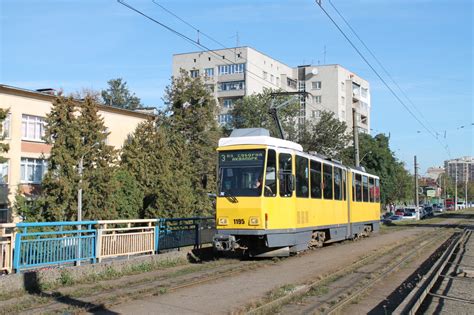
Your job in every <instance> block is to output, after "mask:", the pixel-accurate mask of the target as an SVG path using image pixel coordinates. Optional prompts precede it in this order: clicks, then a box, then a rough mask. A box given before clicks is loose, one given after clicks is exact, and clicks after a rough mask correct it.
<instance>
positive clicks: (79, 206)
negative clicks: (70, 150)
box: [76, 155, 84, 266]
mask: <svg viewBox="0 0 474 315" xmlns="http://www.w3.org/2000/svg"><path fill="white" fill-rule="evenodd" d="M83 169H84V155H82V156H81V159H80V160H79V168H78V173H79V188H78V189H77V221H78V222H81V221H82V171H83ZM77 230H78V231H81V230H82V226H81V225H80V224H79V225H78V226H77ZM81 235H82V233H80V232H79V235H78V240H77V242H78V244H77V253H76V259H77V261H76V266H80V265H81V252H82V249H81V241H82V238H81Z"/></svg>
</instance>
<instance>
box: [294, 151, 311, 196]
mask: <svg viewBox="0 0 474 315" xmlns="http://www.w3.org/2000/svg"><path fill="white" fill-rule="evenodd" d="M295 175H296V197H303V198H308V196H309V184H308V182H309V171H308V159H307V158H304V157H302V156H298V155H297V156H296V174H295Z"/></svg>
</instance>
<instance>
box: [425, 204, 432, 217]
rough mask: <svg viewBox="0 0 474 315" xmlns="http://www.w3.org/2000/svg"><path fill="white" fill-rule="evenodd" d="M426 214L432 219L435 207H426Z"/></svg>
mask: <svg viewBox="0 0 474 315" xmlns="http://www.w3.org/2000/svg"><path fill="white" fill-rule="evenodd" d="M424 211H425V214H426V216H427V217H432V216H433V207H432V206H426V207H425V209H424Z"/></svg>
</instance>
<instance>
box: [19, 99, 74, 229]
mask: <svg viewBox="0 0 474 315" xmlns="http://www.w3.org/2000/svg"><path fill="white" fill-rule="evenodd" d="M44 140H45V141H46V143H47V144H50V145H52V147H51V153H50V157H49V160H48V172H47V173H46V174H45V176H44V178H43V182H42V188H43V191H42V193H41V197H40V200H39V204H40V207H41V209H42V210H41V212H42V213H43V214H44V220H45V221H62V220H75V219H76V218H77V216H76V213H77V184H78V182H79V176H78V172H77V165H78V161H79V154H80V153H79V152H80V150H81V134H80V128H79V125H78V123H77V117H76V102H75V101H74V99H72V97H68V98H66V97H62V96H58V97H57V98H56V99H55V100H54V101H53V106H52V108H51V112H50V113H49V114H48V115H47V116H46V130H45V138H44ZM30 218H31V216H30V217H28V216H27V220H30Z"/></svg>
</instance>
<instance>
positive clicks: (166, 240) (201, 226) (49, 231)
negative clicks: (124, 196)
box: [13, 217, 215, 272]
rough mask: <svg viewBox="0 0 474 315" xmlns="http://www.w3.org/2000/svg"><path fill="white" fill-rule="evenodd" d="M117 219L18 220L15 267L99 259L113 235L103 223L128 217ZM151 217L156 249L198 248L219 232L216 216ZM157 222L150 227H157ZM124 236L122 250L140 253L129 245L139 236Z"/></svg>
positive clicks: (130, 231)
mask: <svg viewBox="0 0 474 315" xmlns="http://www.w3.org/2000/svg"><path fill="white" fill-rule="evenodd" d="M115 221H116V222H117V223H114V220H109V221H80V222H76V221H69V222H34V223H18V224H16V228H17V232H16V233H15V246H14V254H13V269H14V270H15V271H16V272H20V271H22V270H25V269H31V268H37V267H43V266H55V265H61V264H67V263H70V264H71V263H77V262H80V261H90V262H91V263H95V262H96V261H97V258H98V257H101V256H100V255H101V250H103V248H102V247H103V246H109V245H110V244H109V243H110V242H109V243H106V242H105V241H104V242H103V240H104V238H105V237H110V235H113V234H107V235H105V234H103V233H104V231H109V230H106V229H104V228H103V227H102V228H101V225H102V226H103V225H104V224H109V225H110V224H119V225H120V224H122V225H123V224H127V222H126V221H127V220H115ZM128 221H130V223H129V224H131V223H132V221H133V222H134V223H136V222H135V221H137V220H128ZM148 221H149V222H151V223H149V224H153V225H154V229H155V230H154V232H155V233H154V237H155V239H154V246H155V251H154V252H155V253H159V251H161V250H165V249H173V248H180V247H184V246H195V247H196V248H197V247H199V246H201V245H202V244H204V243H209V242H212V236H213V235H214V233H215V220H214V218H213V217H192V218H176V219H156V221H155V220H148ZM148 221H147V222H148ZM155 222H156V223H155ZM153 225H151V226H150V228H153ZM143 228H144V227H130V226H128V227H126V228H122V227H119V228H114V229H110V231H112V230H114V231H113V232H110V231H109V232H110V233H117V236H120V235H121V234H122V233H125V232H126V233H128V234H129V236H130V235H131V234H133V233H134V232H135V231H137V229H143ZM124 231H125V232H124ZM140 231H141V230H140ZM152 231H153V230H152ZM140 233H142V232H137V235H138V234H140ZM123 240H124V242H125V243H121V244H120V246H121V248H120V250H121V251H120V254H126V253H123V252H122V251H123V248H127V250H129V251H131V252H130V254H131V255H133V254H136V253H137V251H136V249H134V250H135V251H134V250H130V249H129V248H135V247H133V246H132V245H133V244H132V243H133V242H134V240H135V239H134V238H132V237H131V236H130V237H127V238H123ZM149 241H150V244H151V248H153V236H152V238H151V239H150V240H149ZM127 242H128V243H130V244H128V243H127ZM113 244H115V243H113ZM129 245H130V246H129ZM101 246H102V247H101ZM147 252H148V253H149V254H152V253H153V251H147ZM109 256H110V255H109ZM112 256H113V255H112Z"/></svg>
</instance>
